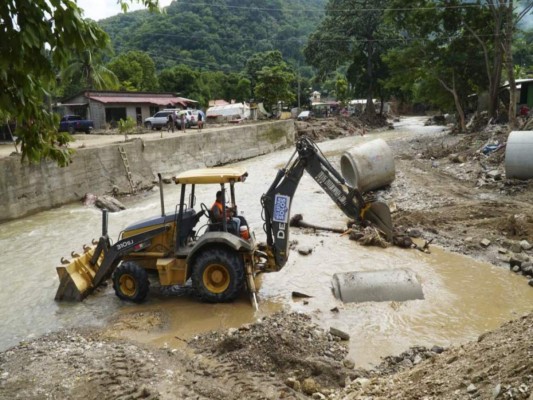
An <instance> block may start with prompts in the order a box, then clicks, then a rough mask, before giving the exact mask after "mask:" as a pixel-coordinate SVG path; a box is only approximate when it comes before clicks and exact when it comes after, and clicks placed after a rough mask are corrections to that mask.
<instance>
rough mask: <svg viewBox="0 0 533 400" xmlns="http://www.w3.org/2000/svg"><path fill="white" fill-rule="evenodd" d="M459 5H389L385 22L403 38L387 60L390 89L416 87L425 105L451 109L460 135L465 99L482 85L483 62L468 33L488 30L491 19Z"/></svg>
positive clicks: (442, 1)
mask: <svg viewBox="0 0 533 400" xmlns="http://www.w3.org/2000/svg"><path fill="white" fill-rule="evenodd" d="M460 5H461V2H460V1H450V0H439V1H437V2H435V1H433V0H417V1H415V2H413V1H407V0H393V1H392V3H391V8H393V9H394V11H391V12H390V13H389V15H388V17H389V20H390V21H392V23H394V25H395V26H396V28H397V30H398V32H402V39H401V41H399V44H400V46H397V47H396V48H394V49H391V50H390V51H389V53H388V54H387V57H386V60H387V62H388V65H389V67H390V69H391V73H390V78H389V79H388V85H389V87H395V88H403V89H404V90H405V89H407V90H409V87H416V89H417V95H418V96H423V97H422V98H423V99H424V100H425V101H426V102H429V103H432V104H436V105H438V106H439V107H441V109H443V110H447V109H448V108H449V107H450V106H453V107H454V108H455V110H456V113H457V116H458V119H459V124H460V127H461V129H462V130H465V128H466V122H465V111H464V110H465V106H466V103H467V99H468V95H470V94H471V93H479V92H480V88H484V87H486V86H487V74H486V73H485V72H483V71H484V64H485V63H486V57H484V54H483V51H482V48H481V47H480V45H479V43H478V40H477V38H476V37H475V36H474V35H472V34H471V33H469V31H470V30H473V29H474V28H473V27H476V29H477V32H481V30H482V29H490V15H489V14H488V10H487V9H483V8H481V9H479V7H476V8H474V7H460ZM468 26H470V27H471V28H470V29H468ZM482 36H483V37H484V35H482ZM415 83H416V86H415Z"/></svg>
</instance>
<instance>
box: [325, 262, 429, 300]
mask: <svg viewBox="0 0 533 400" xmlns="http://www.w3.org/2000/svg"><path fill="white" fill-rule="evenodd" d="M333 294H334V295H335V297H336V298H337V299H340V300H342V301H343V302H344V303H362V302H365V301H406V300H420V299H423V298H424V293H423V292H422V285H421V284H420V282H418V279H417V277H416V275H415V274H414V273H413V271H410V270H408V269H393V270H379V271H353V272H344V273H339V274H335V275H333Z"/></svg>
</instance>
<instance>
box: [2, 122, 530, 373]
mask: <svg viewBox="0 0 533 400" xmlns="http://www.w3.org/2000/svg"><path fill="white" fill-rule="evenodd" d="M398 128H399V129H397V130H395V131H387V132H383V133H380V134H374V135H370V136H366V137H364V138H361V137H350V138H343V139H338V140H335V141H330V142H327V143H323V144H320V147H321V149H322V150H323V151H324V152H325V154H326V155H327V156H328V157H330V160H331V161H332V162H333V164H334V165H336V166H338V162H339V154H340V153H342V151H343V150H344V149H346V148H349V147H351V146H353V145H354V144H356V143H358V142H360V141H362V140H372V139H374V138H376V137H383V138H384V139H386V140H392V139H394V140H401V139H402V138H407V137H410V136H412V135H417V134H424V132H426V133H427V132H430V133H431V132H436V131H437V130H436V128H429V129H428V128H420V127H418V128H416V129H414V128H413V126H409V125H407V124H406V125H403V127H402V125H401V124H400V126H399V127H398ZM439 130H440V128H439ZM291 154H292V149H287V150H284V151H281V152H277V153H273V154H269V155H266V156H263V157H258V158H255V159H251V160H247V161H245V162H242V163H239V164H238V165H243V166H246V167H247V168H248V171H249V174H250V176H249V179H248V180H247V181H246V182H245V183H244V184H242V185H240V187H239V186H238V185H237V199H238V205H239V209H240V210H241V211H244V215H245V217H246V218H247V220H248V221H249V223H250V225H251V228H252V229H253V230H254V231H255V233H256V235H257V237H258V238H259V239H260V240H262V239H264V233H263V230H262V224H263V222H262V220H261V207H260V203H259V199H260V196H261V194H262V193H264V192H265V191H266V190H267V188H268V186H269V185H270V183H271V181H272V179H273V178H274V176H275V174H276V169H277V168H279V167H280V166H282V165H283V164H284V163H285V162H286V161H287V160H288V159H289V157H290V155H291ZM177 189H178V188H177V187H176V185H166V186H165V199H166V209H167V210H172V209H174V207H175V205H176V203H177V201H178V190H177ZM216 189H217V188H216V187H215V186H211V187H204V188H200V190H199V191H198V193H197V195H198V202H204V203H206V204H207V205H208V206H210V205H211V204H212V202H213V201H214V194H215V191H216ZM124 203H125V204H126V206H127V207H128V209H127V210H126V211H123V212H121V213H117V214H110V221H109V228H110V229H109V230H110V235H111V237H112V238H115V239H116V238H117V236H118V234H119V232H120V231H121V230H122V229H123V228H124V227H126V226H127V225H128V224H130V223H132V222H135V221H138V220H141V219H143V218H147V217H149V216H152V215H156V214H158V213H159V210H160V207H159V193H158V191H157V190H155V191H153V192H151V193H147V194H144V195H141V196H138V197H135V198H129V199H125V200H124ZM198 204H199V203H198ZM292 213H293V214H296V213H301V214H303V216H304V220H306V221H307V222H312V223H315V224H319V225H329V226H332V227H343V226H344V225H345V221H346V217H345V216H344V214H343V213H342V212H341V211H340V210H339V209H338V208H337V207H336V206H335V204H334V203H333V202H332V201H331V200H330V199H329V197H328V196H327V195H326V194H325V193H323V192H322V190H321V189H320V187H319V186H318V185H317V184H316V183H315V182H314V181H313V179H312V178H310V177H309V176H306V175H304V177H303V178H302V181H301V183H300V187H299V189H298V191H297V193H296V196H295V198H294V200H293V205H292ZM100 230H101V217H100V211H99V210H96V209H94V208H88V207H84V206H81V205H77V204H76V205H70V206H65V207H61V208H58V209H55V210H51V211H47V212H42V213H39V214H36V215H34V216H32V217H28V218H24V219H20V220H17V221H13V222H9V223H5V224H2V225H0V248H1V249H2V256H1V259H0V270H1V271H2V272H3V278H2V280H0V320H1V321H2V323H1V327H2V328H1V330H0V350H4V349H6V348H8V347H9V346H12V345H14V344H16V343H18V342H19V341H21V340H26V339H29V338H32V337H35V336H38V335H41V334H43V333H46V332H49V331H53V330H57V329H60V328H68V327H76V326H102V325H105V324H106V323H108V321H109V319H110V318H113V317H116V316H117V315H123V314H125V313H129V312H133V311H146V312H149V311H157V312H159V313H161V314H162V315H163V317H164V319H165V320H166V321H168V324H167V327H166V328H165V330H164V331H157V332H148V333H146V332H144V333H143V332H137V333H135V335H134V339H136V340H140V341H143V342H147V343H154V344H157V345H161V344H163V343H167V344H168V345H170V346H176V345H178V344H179V341H180V340H183V339H187V338H188V337H191V336H193V335H195V334H198V333H200V332H203V331H206V330H211V329H218V328H229V327H234V326H239V325H240V324H242V323H245V322H252V321H254V320H255V319H257V318H258V317H260V316H262V315H265V314H268V313H271V312H274V311H276V310H279V309H281V308H288V309H293V310H299V311H305V312H309V313H310V314H311V315H313V316H314V318H315V320H316V321H317V322H318V323H320V324H321V325H322V326H324V327H325V328H327V327H329V326H336V327H338V328H340V329H344V330H346V331H348V332H349V333H350V334H351V336H352V340H351V341H350V356H351V358H353V359H354V361H355V362H356V364H357V365H359V366H368V365H370V364H375V363H377V362H379V358H380V357H381V356H385V355H389V354H393V353H399V352H401V351H403V350H405V349H406V348H407V347H408V346H411V345H418V344H420V345H429V346H431V345H434V344H438V345H445V346H446V345H449V344H452V343H460V342H464V341H466V340H470V339H473V338H475V337H476V336H477V335H479V334H480V333H482V332H484V331H487V330H489V329H493V328H495V327H497V326H499V325H500V324H501V323H503V322H504V321H506V320H509V319H512V318H514V317H516V316H517V315H520V314H522V313H525V312H529V311H531V304H533V291H532V290H531V288H529V287H528V285H525V284H524V281H523V279H522V278H520V277H518V276H516V275H515V274H511V273H509V272H508V271H507V270H505V269H503V268H497V267H494V266H491V265H487V264H482V263H479V262H476V261H474V260H472V259H470V258H467V257H463V256H459V255H455V254H450V253H445V252H443V251H439V250H438V249H437V248H435V247H433V252H432V254H430V255H428V254H423V253H420V252H417V251H414V250H402V249H398V248H388V249H385V250H383V249H377V248H367V247H363V246H360V245H358V244H356V243H354V242H352V241H349V240H348V238H347V237H339V235H335V234H330V233H319V234H317V235H308V234H304V233H303V232H301V231H299V230H292V231H291V235H292V236H291V238H292V239H296V240H298V243H299V245H305V246H310V247H312V248H313V253H312V254H311V255H309V256H302V255H299V254H298V253H297V252H296V251H294V252H292V253H291V256H290V259H289V262H288V264H287V266H286V267H285V268H284V269H283V270H282V271H280V272H278V273H273V274H269V275H265V276H264V277H263V280H262V286H261V291H260V296H261V298H262V303H261V310H260V312H259V313H254V312H253V309H252V307H251V306H250V305H249V304H248V302H247V299H246V297H245V296H243V298H242V299H239V300H238V301H236V302H235V303H232V304H214V305H211V304H202V303H199V302H197V301H196V300H194V298H193V297H191V296H187V295H185V296H163V295H162V294H160V293H158V292H157V291H154V293H150V295H149V298H148V301H147V302H146V303H144V304H142V305H133V304H128V303H125V302H122V301H120V300H119V299H118V298H117V297H116V296H115V295H114V293H113V290H112V288H111V287H110V286H109V287H105V288H103V289H102V290H99V291H98V292H97V293H96V294H95V295H93V296H90V297H89V298H88V299H86V300H85V301H84V302H82V303H75V304H69V303H56V302H55V301H54V300H53V299H54V295H55V291H56V289H57V285H58V279H57V276H56V272H55V266H57V265H59V260H60V258H61V257H62V256H65V257H68V256H69V254H70V252H71V251H72V250H76V251H78V252H79V251H81V248H82V244H84V243H90V241H91V239H92V238H96V237H98V236H99V234H100ZM396 267H402V268H405V267H406V268H410V269H411V270H413V271H414V272H415V273H416V274H417V275H418V276H419V278H420V280H421V282H422V286H423V290H424V295H425V299H424V300H416V301H409V302H405V303H395V302H384V303H363V304H347V305H343V304H342V303H339V302H338V301H337V300H335V299H334V298H333V296H332V294H331V277H332V276H333V274H334V273H336V272H347V271H354V270H375V269H387V268H396ZM294 290H296V291H299V292H304V293H306V294H309V295H311V296H313V297H312V298H310V299H308V304H306V305H305V304H304V303H303V301H301V300H300V301H293V300H292V299H291V297H290V294H291V292H292V291H294ZM335 307H337V308H338V309H339V312H338V313H336V312H332V311H330V310H331V309H333V308H335Z"/></svg>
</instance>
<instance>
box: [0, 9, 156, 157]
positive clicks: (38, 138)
mask: <svg viewBox="0 0 533 400" xmlns="http://www.w3.org/2000/svg"><path fill="white" fill-rule="evenodd" d="M120 1H121V2H122V3H123V2H124V1H123V0H120ZM143 3H145V4H146V3H150V5H151V6H156V5H157V0H143ZM0 21H1V22H2V25H1V29H0V54H2V57H0V112H2V113H3V114H8V115H11V116H12V117H13V118H14V119H16V120H17V122H18V123H17V126H18V127H17V131H16V134H17V136H18V141H19V143H20V144H21V149H22V159H23V160H29V161H32V162H37V161H39V160H41V159H43V158H50V159H53V160H55V161H57V162H58V163H59V165H62V166H64V165H67V164H68V162H69V160H70V155H71V152H72V150H71V149H69V148H68V147H67V146H66V145H67V142H68V140H69V137H68V136H67V135H66V134H60V133H58V132H57V126H58V118H57V116H55V115H54V114H53V113H52V112H51V111H50V101H49V99H50V93H51V92H52V91H53V90H54V88H55V85H56V78H57V73H58V71H61V70H62V69H64V68H66V67H67V66H68V65H69V62H70V61H71V59H72V58H73V57H78V56H81V55H82V54H84V52H86V51H91V52H92V51H98V50H102V49H105V48H106V46H107V41H106V34H105V33H104V32H103V31H102V30H101V29H100V28H99V27H98V26H97V25H96V24H95V23H94V22H91V21H87V20H83V19H82V18H81V15H80V9H79V8H78V6H77V5H76V3H75V2H74V1H71V0H3V1H1V2H0Z"/></svg>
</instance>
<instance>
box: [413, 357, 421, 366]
mask: <svg viewBox="0 0 533 400" xmlns="http://www.w3.org/2000/svg"><path fill="white" fill-rule="evenodd" d="M421 362H422V357H420V354H417V355H416V356H415V358H414V360H413V364H414V365H418V364H420V363H421Z"/></svg>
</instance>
